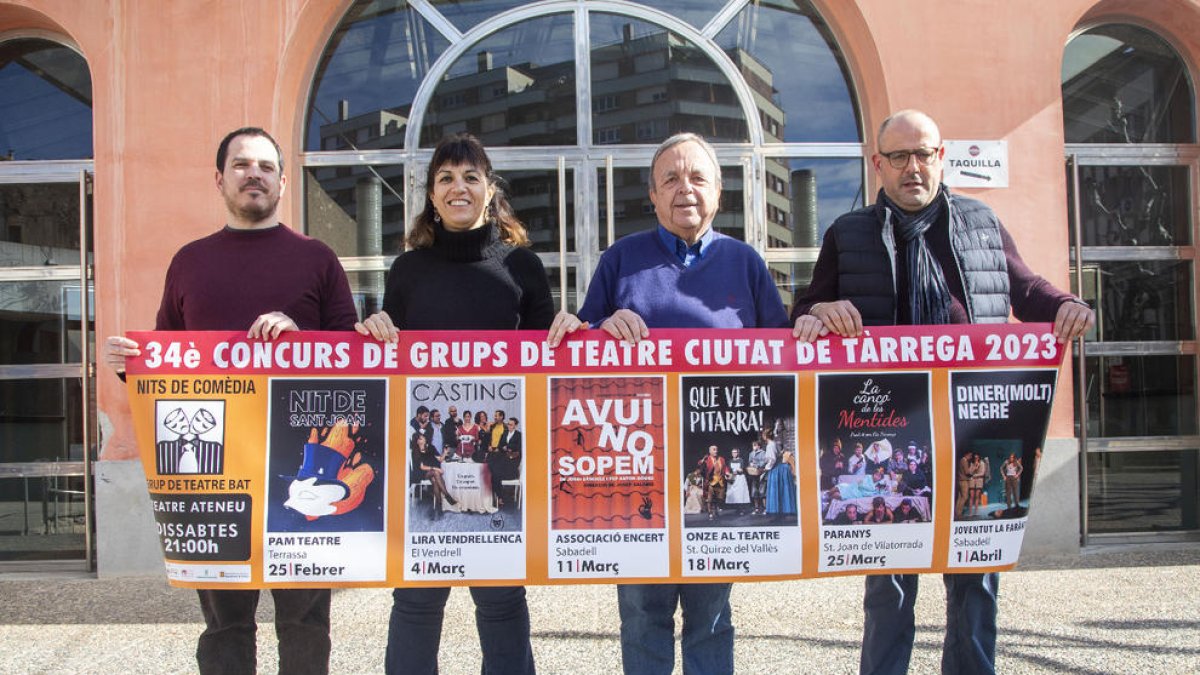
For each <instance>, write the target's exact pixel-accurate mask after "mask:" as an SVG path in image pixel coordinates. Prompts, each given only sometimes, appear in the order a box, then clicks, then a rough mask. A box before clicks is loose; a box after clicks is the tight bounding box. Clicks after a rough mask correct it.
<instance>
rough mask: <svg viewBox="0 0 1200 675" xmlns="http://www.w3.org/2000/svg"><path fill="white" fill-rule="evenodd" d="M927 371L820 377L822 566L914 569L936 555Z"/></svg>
mask: <svg viewBox="0 0 1200 675" xmlns="http://www.w3.org/2000/svg"><path fill="white" fill-rule="evenodd" d="M931 396H932V393H931V381H930V374H929V373H928V372H909V373H846V374H841V373H837V374H833V373H819V374H818V375H817V438H816V447H817V451H818V454H817V458H816V459H817V461H816V467H815V468H816V470H817V472H818V476H819V487H820V492H819V499H820V505H819V508H820V514H821V554H820V559H819V563H818V569H820V570H821V571H828V572H836V571H843V570H855V569H897V570H902V569H912V568H922V567H927V566H928V565H929V564H930V561H931V560H932V556H933V541H932V540H933V532H934V517H933V514H934V510H933V497H934V494H933V487H934V480H933V478H934V471H933V467H934V461H933V456H934V455H933V451H934V450H935V448H934V447H933V419H932V407H931V406H932V402H931Z"/></svg>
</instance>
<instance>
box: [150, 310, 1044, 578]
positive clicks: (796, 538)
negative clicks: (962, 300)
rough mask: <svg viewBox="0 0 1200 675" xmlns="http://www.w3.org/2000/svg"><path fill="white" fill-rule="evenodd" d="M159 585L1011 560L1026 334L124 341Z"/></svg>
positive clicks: (1028, 396)
mask: <svg viewBox="0 0 1200 675" xmlns="http://www.w3.org/2000/svg"><path fill="white" fill-rule="evenodd" d="M131 337H133V338H134V339H136V340H138V341H139V342H140V343H142V344H143V345H144V346H145V347H144V349H143V353H142V356H140V357H138V358H136V359H130V360H129V362H128V364H127V372H128V382H129V392H130V399H131V407H132V410H133V414H134V417H135V422H136V425H137V431H138V436H139V441H140V445H141V447H142V458H143V463H144V466H145V470H146V475H147V486H148V488H149V490H150V494H151V501H152V504H153V505H154V509H155V520H156V522H157V527H158V531H159V536H160V540H161V542H162V545H163V552H164V557H165V558H166V560H167V571H168V577H169V578H170V580H171V581H172V583H174V584H176V585H184V586H194V587H224V588H228V587H229V586H230V585H237V586H240V587H279V586H299V585H321V586H400V585H430V584H436V585H446V584H468V583H469V584H476V585H478V584H484V585H486V584H512V583H525V584H531V583H533V584H536V583H599V582H604V583H612V582H617V583H624V582H647V581H662V582H688V581H718V580H726V581H727V580H733V579H754V580H771V579H788V578H797V577H811V576H822V575H829V574H846V573H858V574H861V573H878V572H899V571H903V572H922V571H955V570H963V571H968V570H969V571H984V570H998V569H1006V568H1008V567H1011V566H1012V565H1013V564H1015V562H1016V559H1017V554H1018V552H1019V550H1020V542H1021V535H1022V532H1023V529H1024V524H1025V520H1026V515H1027V509H1028V498H1029V493H1030V488H1031V487H1032V482H1033V474H1034V472H1035V468H1036V462H1037V457H1038V456H1039V454H1040V452H1041V450H1040V448H1041V447H1042V443H1043V440H1044V436H1045V431H1046V427H1047V423H1048V420H1049V414H1050V409H1051V404H1052V400H1053V392H1054V388H1055V385H1056V382H1057V369H1058V367H1059V365H1060V363H1061V361H1062V352H1061V345H1059V344H1058V343H1057V342H1056V341H1055V339H1054V337H1053V336H1052V335H1051V334H1050V333H1049V327H1048V326H1047V325H1044V324H1023V325H1004V326H979V325H976V326H940V327H937V328H936V329H934V328H932V327H887V328H873V329H871V330H870V331H868V332H867V333H866V334H865V335H863V336H861V337H859V338H829V339H822V340H819V341H817V342H813V343H803V342H796V341H794V340H793V339H792V338H791V335H790V332H789V331H786V330H737V331H730V330H725V331H723V330H666V329H656V330H655V331H654V332H653V334H652V335H651V336H650V337H649V338H648V339H646V340H643V341H641V342H639V343H638V344H636V345H630V344H627V343H622V342H618V341H616V340H613V339H611V338H609V337H608V336H607V335H605V334H604V333H602V332H600V331H587V332H582V333H579V334H577V335H574V336H571V337H570V338H568V339H567V340H566V341H565V342H564V343H563V344H562V345H560V346H559V347H558V348H556V349H550V348H549V347H547V346H546V344H545V343H544V338H545V334H544V333H540V332H532V331H509V332H475V333H467V332H455V333H450V332H407V333H402V334H401V337H400V341H399V342H398V343H396V344H384V343H379V342H375V341H373V340H370V339H367V338H363V337H361V336H359V335H357V334H353V333H318V332H312V333H289V334H287V335H285V336H282V337H281V338H280V339H279V340H277V341H272V342H261V341H249V340H246V339H245V337H244V335H242V334H240V333H201V332H192V333H169V332H157V333H155V332H144V333H131Z"/></svg>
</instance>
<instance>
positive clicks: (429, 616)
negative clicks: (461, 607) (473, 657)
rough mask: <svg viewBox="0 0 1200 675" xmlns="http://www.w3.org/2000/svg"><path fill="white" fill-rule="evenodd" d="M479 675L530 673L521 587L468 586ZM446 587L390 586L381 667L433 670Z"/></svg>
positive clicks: (414, 672) (429, 674)
mask: <svg viewBox="0 0 1200 675" xmlns="http://www.w3.org/2000/svg"><path fill="white" fill-rule="evenodd" d="M470 590H471V598H472V599H473V600H474V601H475V626H476V628H478V629H479V648H480V650H481V651H482V653H483V667H482V668H481V669H480V672H482V673H483V675H533V673H534V667H533V647H532V646H531V645H530V644H529V605H527V604H526V603H525V587H524V586H499V587H497V586H487V587H484V586H480V587H472V588H471V589H470ZM448 597H450V589H449V588H397V589H395V590H393V591H392V618H391V621H390V622H389V623H388V642H387V655H386V657H385V665H384V667H385V669H386V671H387V672H388V673H396V674H400V673H403V675H436V673H437V672H438V647H439V645H440V644H441V641H442V617H443V616H444V615H445V609H446V598H448Z"/></svg>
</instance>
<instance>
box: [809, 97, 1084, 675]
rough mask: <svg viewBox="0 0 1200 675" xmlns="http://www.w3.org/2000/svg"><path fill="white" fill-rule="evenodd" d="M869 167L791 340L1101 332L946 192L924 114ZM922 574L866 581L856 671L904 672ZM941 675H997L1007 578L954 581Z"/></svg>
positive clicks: (987, 216)
mask: <svg viewBox="0 0 1200 675" xmlns="http://www.w3.org/2000/svg"><path fill="white" fill-rule="evenodd" d="M876 142H877V143H878V151H877V152H876V153H875V154H874V155H873V156H872V158H871V162H872V164H873V165H874V167H875V174H876V175H877V176H878V177H879V182H880V185H881V187H882V189H881V190H880V191H879V196H878V198H877V199H876V203H875V204H873V205H871V206H868V207H866V208H864V209H859V210H857V211H852V212H850V213H847V214H845V215H843V216H841V217H839V218H838V219H837V220H836V221H834V223H833V225H831V226H830V228H829V231H828V232H826V233H825V238H824V240H823V241H822V244H821V252H820V254H818V256H817V264H816V266H815V267H814V268H813V278H812V285H811V286H809V288H808V290H807V291H806V292H805V293H804V295H803V296H802V297H800V298H799V299H797V300H796V304H795V306H794V307H792V317H791V318H792V321H794V322H795V327H794V330H793V334H794V335H795V337H796V338H797V339H799V340H803V341H806V342H807V341H812V340H815V339H816V338H818V337H820V336H823V335H827V334H829V333H834V334H835V335H841V336H844V337H857V336H858V335H860V334H862V332H863V326H864V325H867V326H870V325H875V326H890V325H902V326H903V325H930V324H947V323H1004V322H1006V321H1008V315H1009V312H1010V311H1011V312H1012V313H1013V314H1015V315H1016V317H1017V318H1018V319H1020V320H1022V321H1046V322H1050V321H1053V322H1054V329H1053V331H1054V335H1055V336H1057V338H1058V341H1059V342H1064V343H1065V342H1067V341H1069V340H1073V339H1075V338H1077V337H1079V336H1080V335H1082V334H1083V333H1084V332H1085V331H1086V330H1087V329H1088V328H1090V327H1091V326H1092V325H1093V324H1095V321H1096V317H1095V314H1094V313H1093V312H1092V310H1091V308H1089V307H1088V306H1087V305H1086V304H1084V303H1083V301H1081V300H1079V299H1078V298H1076V297H1074V296H1072V295H1071V294H1069V293H1064V292H1062V291H1060V290H1058V289H1057V288H1055V287H1054V286H1053V285H1051V284H1050V282H1048V281H1046V280H1045V279H1043V278H1042V277H1040V276H1038V275H1037V274H1034V273H1033V271H1032V270H1030V269H1029V267H1028V266H1026V265H1025V262H1024V261H1023V260H1021V256H1020V254H1019V253H1017V249H1016V246H1015V245H1014V244H1013V240H1012V237H1011V236H1009V234H1008V231H1007V230H1005V229H1004V226H1003V225H1001V224H1000V220H999V219H998V218H997V217H996V214H995V213H993V212H992V210H991V209H989V208H988V207H987V206H986V205H985V204H983V203H982V202H979V201H976V200H974V199H970V198H968V197H964V196H962V195H957V194H954V193H952V192H950V191H949V190H947V189H946V188H945V187H943V186H942V158H943V156H944V155H945V152H946V151H945V148H944V147H943V146H942V137H941V133H940V132H939V131H938V127H937V124H935V123H934V121H933V120H932V119H931V118H930V117H929V116H928V115H926V114H925V113H922V112H919V111H916V110H903V111H900V112H898V113H896V114H894V115H892V116H891V117H889V118H887V119H886V120H884V122H883V124H882V125H880V127H879V135H878V136H877V137H876ZM917 579H918V576H917V575H915V574H894V575H876V576H868V577H867V579H866V592H865V594H864V597H863V609H864V611H865V615H866V621H865V626H864V630H863V642H862V654H861V658H860V662H859V672H860V673H861V674H862V675H868V674H869V675H881V674H885V673H886V674H902V673H905V672H907V671H908V663H909V657H911V656H912V647H913V638H914V637H915V634H916V626H915V624H914V614H913V609H914V605H915V604H916V596H917ZM943 580H944V582H945V585H946V637H945V642H944V644H943V647H942V672H943V673H954V674H960V673H994V672H995V663H996V660H995V655H996V599H997V592H998V586H999V583H1000V575H999V574H997V573H994V572H993V573H989V574H946V575H943Z"/></svg>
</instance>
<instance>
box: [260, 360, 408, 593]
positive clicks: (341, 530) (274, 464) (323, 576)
mask: <svg viewBox="0 0 1200 675" xmlns="http://www.w3.org/2000/svg"><path fill="white" fill-rule="evenodd" d="M268 390H269V394H268V410H267V422H268V444H267V462H266V469H267V473H266V476H264V485H265V486H266V519H265V520H266V527H265V531H264V533H263V558H264V561H265V566H264V571H263V577H264V579H265V580H268V581H378V580H382V579H384V578H385V577H386V576H387V533H386V531H385V528H384V523H385V522H386V520H387V502H386V499H385V495H386V494H387V490H386V485H385V483H386V480H387V457H388V448H387V412H386V411H387V407H388V404H387V393H388V382H387V380H386V379H385V378H361V379H322V380H311V379H308V380H305V379H291V378H271V379H269V380H268Z"/></svg>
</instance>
